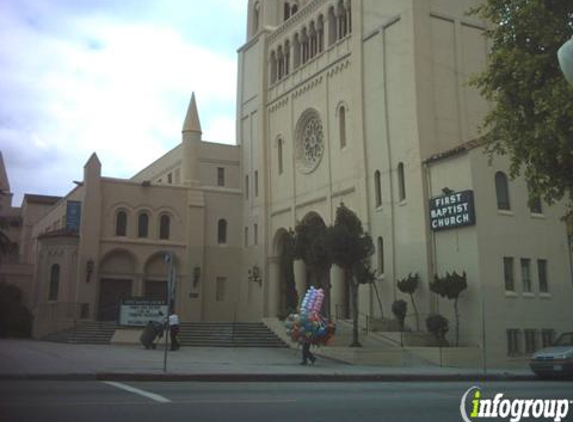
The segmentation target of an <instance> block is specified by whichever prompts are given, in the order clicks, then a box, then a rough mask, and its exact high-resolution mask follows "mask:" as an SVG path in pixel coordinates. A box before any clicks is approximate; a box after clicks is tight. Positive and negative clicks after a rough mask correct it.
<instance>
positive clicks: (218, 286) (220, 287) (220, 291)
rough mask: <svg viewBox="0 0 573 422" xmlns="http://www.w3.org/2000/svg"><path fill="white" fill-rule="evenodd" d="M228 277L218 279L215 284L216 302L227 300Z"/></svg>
mask: <svg viewBox="0 0 573 422" xmlns="http://www.w3.org/2000/svg"><path fill="white" fill-rule="evenodd" d="M226 284H227V278H226V277H217V279H216V282H215V301H217V302H223V301H224V300H225V287H226V286H225V285H226Z"/></svg>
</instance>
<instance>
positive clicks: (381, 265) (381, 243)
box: [376, 237, 384, 274]
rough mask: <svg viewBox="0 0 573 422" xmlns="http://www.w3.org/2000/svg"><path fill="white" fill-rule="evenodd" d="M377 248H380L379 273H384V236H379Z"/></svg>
mask: <svg viewBox="0 0 573 422" xmlns="http://www.w3.org/2000/svg"><path fill="white" fill-rule="evenodd" d="M376 243H377V245H376V246H377V249H378V251H377V252H378V273H379V274H384V240H383V239H382V237H378V241H377V242H376Z"/></svg>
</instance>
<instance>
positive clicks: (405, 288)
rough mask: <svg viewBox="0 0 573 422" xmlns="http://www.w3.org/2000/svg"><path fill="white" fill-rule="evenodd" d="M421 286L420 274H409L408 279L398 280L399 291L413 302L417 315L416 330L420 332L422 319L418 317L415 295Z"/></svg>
mask: <svg viewBox="0 0 573 422" xmlns="http://www.w3.org/2000/svg"><path fill="white" fill-rule="evenodd" d="M419 284H420V276H419V275H418V273H415V274H414V275H412V274H411V273H410V274H408V277H407V278H404V279H402V280H398V290H400V291H401V292H402V293H406V294H408V295H410V300H411V301H412V308H414V314H415V315H416V330H418V331H420V318H419V316H418V308H417V307H416V302H414V293H415V292H416V289H417V288H418V285H419Z"/></svg>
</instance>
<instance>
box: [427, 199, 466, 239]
mask: <svg viewBox="0 0 573 422" xmlns="http://www.w3.org/2000/svg"><path fill="white" fill-rule="evenodd" d="M475 223H476V213H475V206H474V192H473V191H472V190H464V191H461V192H453V193H451V194H447V195H441V196H438V197H435V198H432V199H430V225H431V227H432V230H433V231H440V230H447V229H455V228H458V227H464V226H473V225H475Z"/></svg>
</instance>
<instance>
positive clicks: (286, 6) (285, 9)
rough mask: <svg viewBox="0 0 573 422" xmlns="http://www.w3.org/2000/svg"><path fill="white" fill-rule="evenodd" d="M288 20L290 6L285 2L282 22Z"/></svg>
mask: <svg viewBox="0 0 573 422" xmlns="http://www.w3.org/2000/svg"><path fill="white" fill-rule="evenodd" d="M289 18H290V4H289V3H288V2H285V4H284V20H285V21H287V20H288V19H289Z"/></svg>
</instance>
